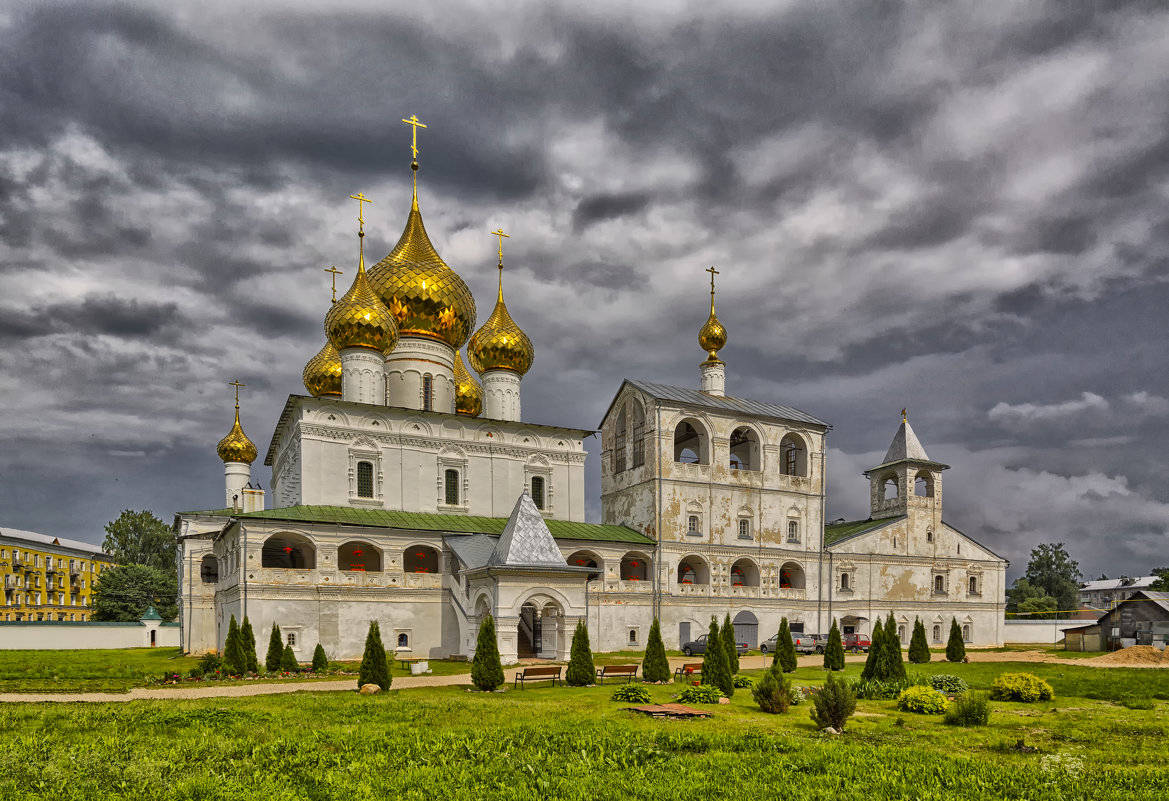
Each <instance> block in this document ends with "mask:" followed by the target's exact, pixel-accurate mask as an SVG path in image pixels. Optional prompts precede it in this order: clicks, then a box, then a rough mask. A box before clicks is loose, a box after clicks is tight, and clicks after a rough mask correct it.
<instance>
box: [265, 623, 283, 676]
mask: <svg viewBox="0 0 1169 801" xmlns="http://www.w3.org/2000/svg"><path fill="white" fill-rule="evenodd" d="M282 661H284V638H283V635H281V633H280V627H279V626H277V625H276V624H275V623H273V624H272V636H271V637H269V638H268V655H267V656H265V657H264V670H266V671H268V672H269V673H279V672H280V663H281V662H282Z"/></svg>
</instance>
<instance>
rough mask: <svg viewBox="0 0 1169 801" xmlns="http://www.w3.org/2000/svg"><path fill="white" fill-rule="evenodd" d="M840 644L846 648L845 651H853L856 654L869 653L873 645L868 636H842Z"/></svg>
mask: <svg viewBox="0 0 1169 801" xmlns="http://www.w3.org/2000/svg"><path fill="white" fill-rule="evenodd" d="M840 643H841V645H843V646H844V650H846V651H852V652H853V653H854V654H855V653H856V652H857V651H865V652H866V653H867V652H868V650H869V646H870V645H872V642H871V641H870V640H869V635H867V634H842V635H840Z"/></svg>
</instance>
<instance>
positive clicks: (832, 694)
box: [810, 673, 856, 731]
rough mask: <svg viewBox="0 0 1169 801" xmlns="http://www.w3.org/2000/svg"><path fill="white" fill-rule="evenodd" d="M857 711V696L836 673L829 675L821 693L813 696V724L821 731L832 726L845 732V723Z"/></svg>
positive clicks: (811, 711) (811, 712)
mask: <svg viewBox="0 0 1169 801" xmlns="http://www.w3.org/2000/svg"><path fill="white" fill-rule="evenodd" d="M855 711H856V694H855V693H853V691H852V688H851V687H849V686H848V682H846V681H845V680H844V679H842V678H838V677H837V676H836V674H835V673H829V674H828V679H827V680H826V681H825V682H824V686H823V687H821V688H820V692H818V693H816V694H815V695H813V696H812V709H811V710H810V714H811V716H812V722H813V723H815V724H816V726H817V727H818V728H821V729H826V728H828V727H829V726H831V727H832V728H834V729H836V730H837V731H844V725H845V723H847V722H848V719H849V718H850V717H852V713H853V712H855Z"/></svg>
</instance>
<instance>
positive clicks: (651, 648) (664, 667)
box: [641, 617, 670, 681]
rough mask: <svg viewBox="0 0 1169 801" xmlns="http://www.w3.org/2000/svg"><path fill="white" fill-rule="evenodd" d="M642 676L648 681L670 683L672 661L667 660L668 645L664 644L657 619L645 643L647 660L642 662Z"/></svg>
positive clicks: (650, 628)
mask: <svg viewBox="0 0 1169 801" xmlns="http://www.w3.org/2000/svg"><path fill="white" fill-rule="evenodd" d="M641 676H642V678H644V679H645V680H646V681H669V680H670V660H669V659H667V658H666V645H665V643H663V642H662V628H661V626H659V625H658V619H657V618H656V617H655V618H654V622H653V625H651V626H650V627H649V639H648V640H646V643H645V658H644V659H643V660H642V661H641Z"/></svg>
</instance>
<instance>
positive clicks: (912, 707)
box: [897, 685, 949, 715]
mask: <svg viewBox="0 0 1169 801" xmlns="http://www.w3.org/2000/svg"><path fill="white" fill-rule="evenodd" d="M948 705H949V702H948V701H947V700H946V696H944V695H942V694H941V693H940V692H938V691H937V690H935V689H934V688H933V687H922V686H920V685H918V686H914V687H907V688H906V689H904V690H902V691H901V694H900V695H898V696H897V708H898V709H900V710H901V711H902V712H913V713H914V714H917V715H941V714H944V713H945V711H946V707H947V706H948Z"/></svg>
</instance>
